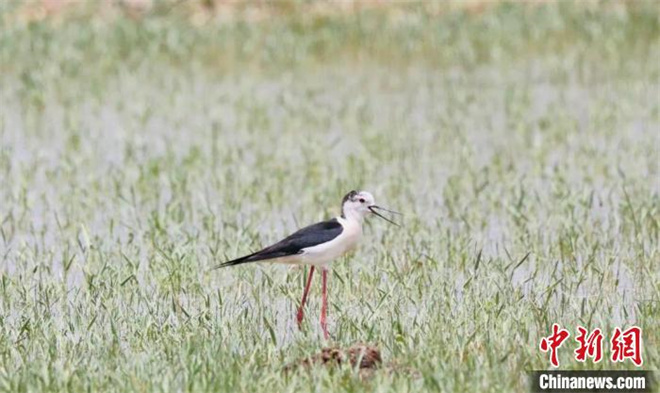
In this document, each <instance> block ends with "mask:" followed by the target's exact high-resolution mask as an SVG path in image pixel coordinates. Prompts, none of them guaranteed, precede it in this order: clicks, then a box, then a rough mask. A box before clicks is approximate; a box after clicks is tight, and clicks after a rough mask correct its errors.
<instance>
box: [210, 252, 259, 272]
mask: <svg viewBox="0 0 660 393" xmlns="http://www.w3.org/2000/svg"><path fill="white" fill-rule="evenodd" d="M257 254H259V253H256V252H255V253H254V254H250V255H246V256H244V257H240V258H236V259H232V260H231V261H227V262H223V263H221V264H219V265H215V266H213V267H212V268H210V269H209V271H211V270H216V269H220V268H223V267H230V266H236V265H241V264H243V263H248V262H256V261H259V260H261V259H260V258H258V257H257Z"/></svg>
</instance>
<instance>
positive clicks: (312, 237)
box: [213, 218, 343, 269]
mask: <svg viewBox="0 0 660 393" xmlns="http://www.w3.org/2000/svg"><path fill="white" fill-rule="evenodd" d="M342 231H343V227H342V226H341V224H340V223H339V221H337V219H336V218H333V219H332V220H328V221H323V222H319V223H317V224H313V225H310V226H307V227H304V228H302V229H300V230H299V231H297V232H295V233H293V234H291V235H289V236H288V237H286V238H285V239H283V240H281V241H279V242H277V243H275V244H273V245H271V246H268V247H266V248H264V249H263V250H260V251H257V252H255V253H253V254H250V255H246V256H244V257H241V258H237V259H234V260H231V261H227V262H224V263H221V264H219V265H217V266H215V267H213V269H218V268H221V267H228V266H235V265H240V264H243V263H248V262H258V261H267V260H269V259H277V258H282V257H287V256H290V255H296V254H302V253H303V252H304V249H305V248H308V247H313V246H316V245H319V244H322V243H326V242H329V241H330V240H332V239H334V238H336V237H337V236H339V235H340V234H341V233H342Z"/></svg>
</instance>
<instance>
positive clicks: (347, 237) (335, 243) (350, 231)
mask: <svg viewBox="0 0 660 393" xmlns="http://www.w3.org/2000/svg"><path fill="white" fill-rule="evenodd" d="M337 221H339V223H340V224H342V226H343V227H344V230H343V231H342V232H341V234H340V235H339V236H337V237H336V238H334V239H332V240H331V241H329V242H327V243H323V244H319V245H318V246H314V247H308V248H304V249H303V254H302V262H303V263H305V264H308V265H315V266H325V265H327V264H328V263H330V262H332V261H333V260H335V259H337V258H339V257H340V256H342V255H344V254H346V253H347V252H349V251H351V250H352V249H354V248H355V246H357V244H358V242H359V241H360V239H361V238H362V225H360V223H359V222H358V221H356V220H350V219H345V218H342V217H337Z"/></svg>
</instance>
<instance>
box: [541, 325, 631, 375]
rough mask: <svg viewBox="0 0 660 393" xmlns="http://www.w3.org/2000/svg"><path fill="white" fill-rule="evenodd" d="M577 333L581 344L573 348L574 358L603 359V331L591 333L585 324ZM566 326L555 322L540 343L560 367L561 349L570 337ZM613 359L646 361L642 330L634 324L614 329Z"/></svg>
mask: <svg viewBox="0 0 660 393" xmlns="http://www.w3.org/2000/svg"><path fill="white" fill-rule="evenodd" d="M577 331H578V335H577V336H576V337H575V341H577V343H578V347H577V348H576V349H575V351H574V355H575V360H577V361H578V362H585V361H586V360H587V358H591V359H592V360H593V362H594V363H598V362H600V361H601V360H602V359H603V339H604V337H603V332H602V330H600V329H598V328H596V329H594V330H593V331H592V332H589V331H588V330H587V329H585V328H584V327H582V326H578V327H577ZM570 335H571V334H570V333H569V331H568V330H566V329H562V328H561V327H560V326H559V324H556V323H555V324H553V325H552V334H551V335H549V336H547V337H542V338H541V343H540V345H539V347H540V349H541V351H542V352H550V363H551V364H552V366H553V367H559V356H558V350H559V347H561V346H562V344H563V343H564V341H566V339H568V337H570ZM610 344H611V347H610V350H611V360H612V362H623V361H625V360H626V359H630V360H631V361H632V362H633V363H634V364H635V365H636V366H637V367H639V366H641V365H642V363H643V362H644V361H643V360H642V329H641V328H639V327H637V326H632V327H630V328H628V329H626V330H624V331H621V329H620V328H618V327H617V328H615V329H614V331H613V332H612V338H611V340H610Z"/></svg>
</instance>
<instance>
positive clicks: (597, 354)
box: [575, 326, 603, 363]
mask: <svg viewBox="0 0 660 393" xmlns="http://www.w3.org/2000/svg"><path fill="white" fill-rule="evenodd" d="M578 332H579V333H580V334H579V335H578V336H577V337H576V338H575V341H577V342H578V343H579V344H580V347H579V348H578V349H576V350H575V360H577V361H578V362H584V361H585V360H586V359H587V357H590V358H593V359H594V363H598V362H600V360H601V359H602V358H603V332H601V330H600V329H594V331H593V332H591V334H589V336H587V329H585V328H583V327H582V326H578Z"/></svg>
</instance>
